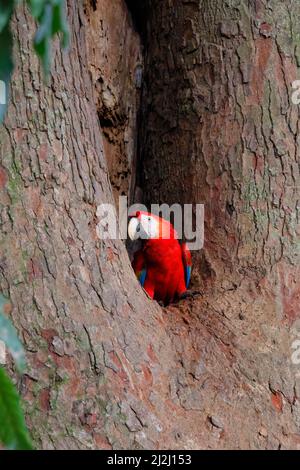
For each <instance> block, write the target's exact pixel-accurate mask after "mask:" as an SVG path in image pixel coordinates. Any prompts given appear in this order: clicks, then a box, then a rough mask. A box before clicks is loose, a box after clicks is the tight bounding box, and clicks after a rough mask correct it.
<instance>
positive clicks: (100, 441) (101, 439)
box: [94, 434, 112, 450]
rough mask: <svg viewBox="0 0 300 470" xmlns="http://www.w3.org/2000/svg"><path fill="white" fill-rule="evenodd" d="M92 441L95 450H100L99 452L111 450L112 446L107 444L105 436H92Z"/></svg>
mask: <svg viewBox="0 0 300 470" xmlns="http://www.w3.org/2000/svg"><path fill="white" fill-rule="evenodd" d="M94 439H95V442H96V444H97V449H101V450H111V449H112V446H111V445H110V443H109V442H108V440H107V438H106V437H105V436H102V434H94Z"/></svg>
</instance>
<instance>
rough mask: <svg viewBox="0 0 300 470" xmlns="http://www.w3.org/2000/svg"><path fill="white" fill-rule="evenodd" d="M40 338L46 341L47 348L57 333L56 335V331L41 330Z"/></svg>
mask: <svg viewBox="0 0 300 470" xmlns="http://www.w3.org/2000/svg"><path fill="white" fill-rule="evenodd" d="M41 336H42V338H44V339H45V340H46V341H47V343H48V346H50V345H51V343H52V340H53V338H54V336H58V333H57V331H55V330H53V329H49V330H41Z"/></svg>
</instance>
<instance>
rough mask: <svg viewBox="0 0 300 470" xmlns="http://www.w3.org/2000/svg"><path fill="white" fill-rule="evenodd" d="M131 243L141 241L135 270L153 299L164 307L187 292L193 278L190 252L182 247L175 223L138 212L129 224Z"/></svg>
mask: <svg viewBox="0 0 300 470" xmlns="http://www.w3.org/2000/svg"><path fill="white" fill-rule="evenodd" d="M128 234H129V237H130V238H131V240H137V239H138V238H141V239H142V243H143V246H142V248H141V249H140V250H139V251H137V252H136V253H135V255H134V259H133V262H132V266H133V269H134V271H135V274H136V276H137V278H138V279H139V281H140V283H141V285H142V286H143V287H144V289H145V291H146V292H147V293H148V295H149V296H150V297H151V298H152V299H155V300H157V301H158V302H162V303H163V304H164V305H166V304H168V303H169V302H172V301H174V300H176V299H179V298H180V297H182V296H183V294H185V293H186V291H187V288H188V286H189V282H190V277H191V268H192V260H191V253H190V250H189V249H188V247H187V245H186V243H182V244H180V243H179V241H178V239H177V233H176V231H175V229H174V227H173V225H172V224H170V223H169V222H167V221H166V220H164V219H162V218H160V217H158V216H156V215H153V214H151V213H148V212H141V211H138V212H136V213H135V214H134V216H132V217H131V220H130V222H129V225H128Z"/></svg>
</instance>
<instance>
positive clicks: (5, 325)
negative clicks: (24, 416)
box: [0, 294, 26, 427]
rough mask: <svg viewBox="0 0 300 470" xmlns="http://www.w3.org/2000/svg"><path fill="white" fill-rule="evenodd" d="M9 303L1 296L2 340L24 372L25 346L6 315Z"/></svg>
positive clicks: (0, 336) (0, 332)
mask: <svg viewBox="0 0 300 470" xmlns="http://www.w3.org/2000/svg"><path fill="white" fill-rule="evenodd" d="M7 303H8V300H7V299H6V298H5V297H3V295H1V294H0V340H2V341H3V342H4V343H5V345H6V346H7V349H8V350H9V351H10V353H11V355H12V356H13V358H14V360H15V363H16V366H17V368H18V370H19V371H20V372H22V371H23V370H24V368H25V364H26V362H25V353H24V349H23V346H22V344H21V342H20V340H19V338H18V335H17V332H16V330H15V327H14V326H13V325H12V323H11V322H10V321H9V320H8V318H7V317H6V316H5V315H4V306H5V304H7ZM0 423H1V420H0ZM0 427H1V425H0Z"/></svg>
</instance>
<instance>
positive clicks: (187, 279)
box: [184, 266, 192, 288]
mask: <svg viewBox="0 0 300 470" xmlns="http://www.w3.org/2000/svg"><path fill="white" fill-rule="evenodd" d="M184 271H185V285H186V288H188V287H189V285H190V280H191V272H192V267H191V266H185V270H184Z"/></svg>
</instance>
